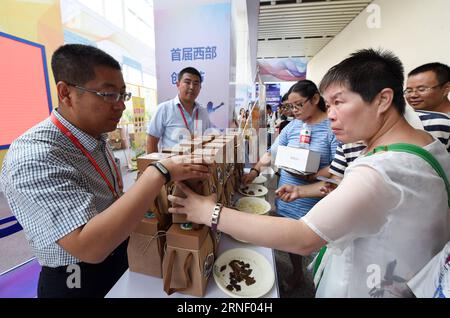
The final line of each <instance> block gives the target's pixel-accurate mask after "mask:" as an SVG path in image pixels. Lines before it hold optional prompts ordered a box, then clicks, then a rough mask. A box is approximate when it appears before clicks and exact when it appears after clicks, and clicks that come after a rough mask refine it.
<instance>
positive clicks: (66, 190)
mask: <svg viewBox="0 0 450 318" xmlns="http://www.w3.org/2000/svg"><path fill="white" fill-rule="evenodd" d="M53 113H54V114H55V116H56V117H57V118H58V119H59V121H61V123H62V124H63V125H64V126H66V128H67V129H68V130H69V131H70V132H72V134H73V135H74V136H75V137H76V138H77V139H78V140H79V141H80V143H81V144H82V145H83V146H84V147H85V148H86V150H87V151H88V152H89V153H90V154H91V156H92V157H93V158H94V159H95V160H96V162H97V164H98V165H99V166H100V168H101V169H102V171H103V173H104V174H105V175H106V177H107V178H108V180H109V181H110V183H111V184H112V185H113V186H114V188H115V189H116V192H117V193H120V189H119V185H118V182H117V180H118V179H117V178H118V176H116V175H115V173H116V172H115V170H114V168H113V166H112V163H111V162H110V159H109V157H108V155H107V153H106V151H109V152H110V154H111V153H112V152H111V149H110V147H109V145H108V144H107V142H106V137H107V136H106V134H103V135H102V136H101V137H100V138H99V139H96V138H94V137H92V136H90V135H88V134H86V133H85V132H83V131H81V130H80V129H78V128H76V127H75V126H73V125H72V124H70V123H69V122H68V121H67V120H65V119H64V118H63V117H62V116H61V115H60V114H59V113H58V112H57V111H54V112H53ZM0 186H1V190H2V191H3V192H4V194H5V196H6V198H7V200H8V203H9V205H10V207H11V210H12V213H13V214H14V216H15V217H16V218H17V220H18V221H19V223H20V224H21V225H22V227H23V228H24V232H25V235H26V238H27V240H28V241H29V244H30V246H31V248H32V249H33V251H34V253H35V255H36V257H37V259H38V260H39V263H40V264H41V265H45V266H49V267H58V266H64V265H68V264H74V263H78V262H80V260H79V259H77V258H75V257H73V256H72V255H71V254H69V253H68V252H67V251H65V250H64V249H63V248H62V247H61V246H60V245H58V244H57V243H56V242H57V241H58V240H59V239H61V238H63V237H64V236H66V235H67V234H69V233H71V232H72V231H74V230H75V229H77V228H79V227H81V226H83V225H84V224H86V223H87V222H88V221H89V220H90V219H91V218H93V217H94V216H96V215H97V214H98V213H100V212H102V211H103V210H105V209H106V208H108V207H109V206H110V205H111V204H112V203H113V202H114V200H115V199H114V196H113V194H112V192H111V190H110V188H109V187H108V185H107V184H106V182H105V180H103V179H102V177H101V176H100V174H99V173H98V172H97V171H96V170H95V168H94V167H93V165H92V164H91V162H90V161H89V159H88V158H87V157H86V156H85V155H84V154H83V153H82V152H81V150H79V149H78V148H77V147H76V146H75V145H74V144H73V143H72V142H71V141H70V140H69V138H68V137H67V136H65V135H64V134H62V133H61V131H60V130H59V129H58V128H57V127H56V126H55V125H54V124H53V123H52V122H51V120H50V119H49V118H47V119H46V120H44V121H43V122H41V123H39V124H38V125H36V126H34V127H33V128H31V129H30V130H28V131H27V132H25V133H24V134H23V135H22V136H20V137H19V138H18V139H16V140H15V141H14V142H13V143H12V144H11V146H10V148H9V151H8V153H7V155H6V157H5V160H4V162H3V167H2V172H1V177H0Z"/></svg>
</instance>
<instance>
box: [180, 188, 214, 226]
mask: <svg viewBox="0 0 450 318" xmlns="http://www.w3.org/2000/svg"><path fill="white" fill-rule="evenodd" d="M183 183H184V184H185V185H186V186H188V187H189V188H191V189H192V191H194V192H195V193H197V194H200V195H210V194H211V193H212V192H211V191H213V190H214V189H215V186H214V187H213V180H212V179H189V180H185V181H183ZM172 195H174V196H177V197H182V198H185V197H186V196H185V195H184V193H183V192H182V191H181V190H180V189H179V187H177V186H174V187H173V190H172ZM174 206H176V205H174ZM172 222H173V223H186V222H188V221H187V219H186V214H172Z"/></svg>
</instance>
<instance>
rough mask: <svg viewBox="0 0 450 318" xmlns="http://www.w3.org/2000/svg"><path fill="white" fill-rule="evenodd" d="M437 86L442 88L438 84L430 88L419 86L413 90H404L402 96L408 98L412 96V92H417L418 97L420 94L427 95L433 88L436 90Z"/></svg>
mask: <svg viewBox="0 0 450 318" xmlns="http://www.w3.org/2000/svg"><path fill="white" fill-rule="evenodd" d="M439 86H442V84H438V85H435V86H432V87H426V86H419V87H417V88H414V89H412V88H407V89H405V90H404V91H403V94H404V95H405V96H409V95H412V94H414V92H417V93H419V94H420V95H422V94H425V93H428V92H429V91H430V90H432V89H433V88H436V87H439Z"/></svg>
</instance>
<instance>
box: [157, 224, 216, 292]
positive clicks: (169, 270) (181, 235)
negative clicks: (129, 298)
mask: <svg viewBox="0 0 450 318" xmlns="http://www.w3.org/2000/svg"><path fill="white" fill-rule="evenodd" d="M180 226H181V225H180V224H173V225H172V226H171V227H170V229H169V230H168V231H167V250H166V254H165V256H164V260H163V279H164V290H165V292H166V293H167V294H168V295H170V294H172V293H174V292H180V293H183V294H188V295H192V296H197V297H202V296H204V294H205V291H206V286H207V284H208V279H209V277H210V275H211V272H212V266H213V264H214V242H213V238H212V237H211V235H210V231H209V228H208V227H206V226H202V227H201V229H199V230H183V229H181V227H180ZM186 274H187V276H186Z"/></svg>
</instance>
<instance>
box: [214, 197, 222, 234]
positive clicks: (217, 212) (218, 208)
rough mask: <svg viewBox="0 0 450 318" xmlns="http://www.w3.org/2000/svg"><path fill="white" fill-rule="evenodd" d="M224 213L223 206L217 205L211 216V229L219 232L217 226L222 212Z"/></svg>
mask: <svg viewBox="0 0 450 318" xmlns="http://www.w3.org/2000/svg"><path fill="white" fill-rule="evenodd" d="M221 211H222V204H220V203H217V204H216V205H215V206H214V210H213V212H212V215H211V229H212V230H213V231H214V232H217V225H218V224H219V218H220V212H221Z"/></svg>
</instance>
